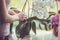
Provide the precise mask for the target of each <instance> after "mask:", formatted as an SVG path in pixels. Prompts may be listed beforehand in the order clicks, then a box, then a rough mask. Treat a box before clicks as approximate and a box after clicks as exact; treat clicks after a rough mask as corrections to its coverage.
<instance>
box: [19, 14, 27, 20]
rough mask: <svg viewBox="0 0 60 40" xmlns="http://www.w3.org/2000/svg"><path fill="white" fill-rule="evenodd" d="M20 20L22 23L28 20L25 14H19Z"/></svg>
mask: <svg viewBox="0 0 60 40" xmlns="http://www.w3.org/2000/svg"><path fill="white" fill-rule="evenodd" d="M18 16H19V19H20V20H21V21H24V20H26V19H27V16H26V15H25V14H23V13H19V15H18Z"/></svg>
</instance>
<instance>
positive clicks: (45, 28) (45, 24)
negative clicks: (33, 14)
mask: <svg viewBox="0 0 60 40" xmlns="http://www.w3.org/2000/svg"><path fill="white" fill-rule="evenodd" d="M41 23H42V24H43V25H44V26H45V30H48V29H47V24H46V23H45V22H43V21H42V22H41Z"/></svg>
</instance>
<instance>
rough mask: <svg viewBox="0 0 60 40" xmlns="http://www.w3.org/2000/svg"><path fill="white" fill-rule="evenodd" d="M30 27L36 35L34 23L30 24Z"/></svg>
mask: <svg viewBox="0 0 60 40" xmlns="http://www.w3.org/2000/svg"><path fill="white" fill-rule="evenodd" d="M31 27H32V31H33V32H34V33H35V34H36V25H35V22H32V24H31Z"/></svg>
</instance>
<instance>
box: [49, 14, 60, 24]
mask: <svg viewBox="0 0 60 40" xmlns="http://www.w3.org/2000/svg"><path fill="white" fill-rule="evenodd" d="M59 16H60V14H55V15H52V16H51V18H50V19H51V24H52V25H57V24H58V22H59Z"/></svg>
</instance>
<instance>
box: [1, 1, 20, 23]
mask: <svg viewBox="0 0 60 40" xmlns="http://www.w3.org/2000/svg"><path fill="white" fill-rule="evenodd" d="M0 10H1V12H0V13H1V15H2V16H1V17H2V18H3V19H2V20H3V21H4V22H12V21H17V20H19V14H16V15H13V16H12V15H9V14H8V11H7V9H6V4H5V0H0Z"/></svg>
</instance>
